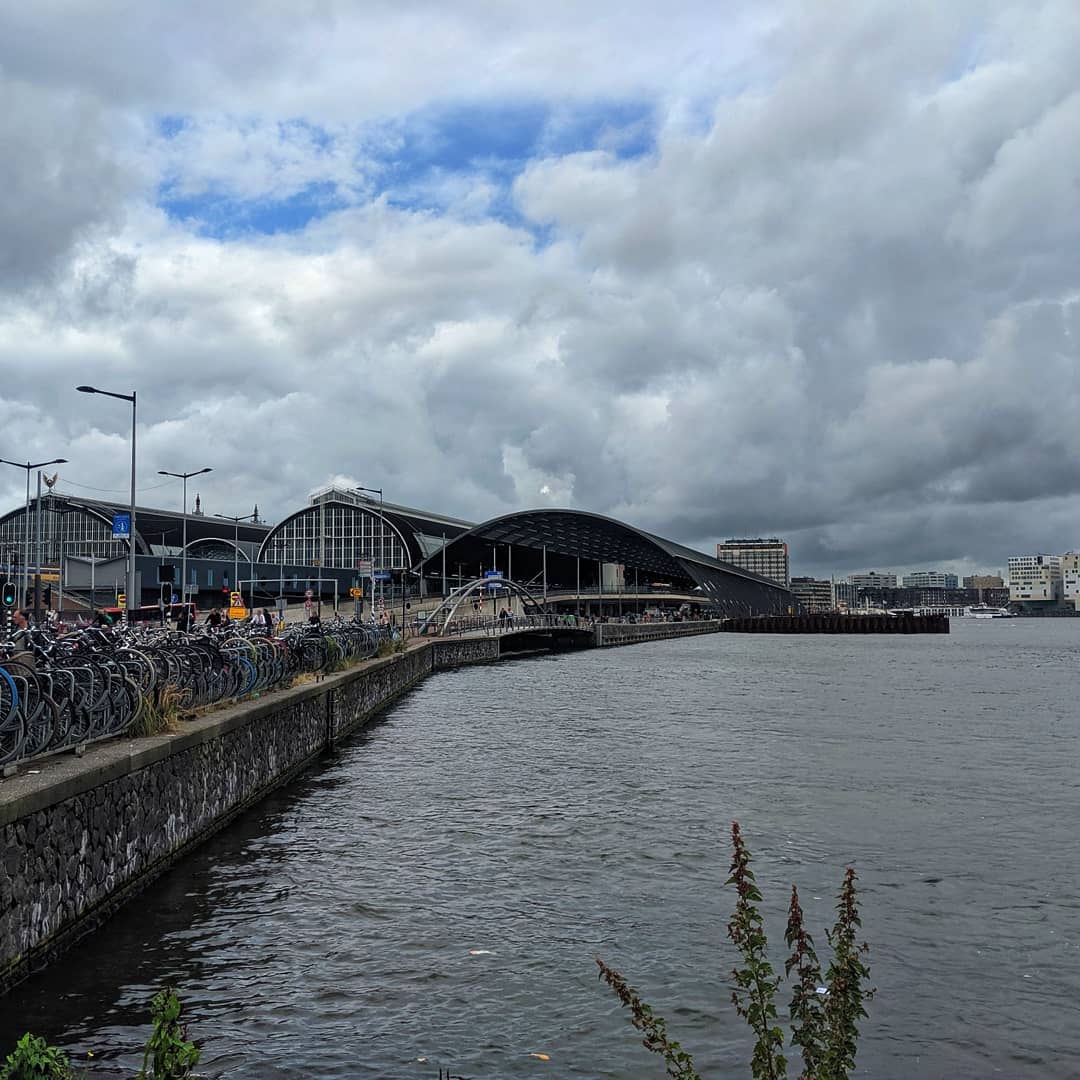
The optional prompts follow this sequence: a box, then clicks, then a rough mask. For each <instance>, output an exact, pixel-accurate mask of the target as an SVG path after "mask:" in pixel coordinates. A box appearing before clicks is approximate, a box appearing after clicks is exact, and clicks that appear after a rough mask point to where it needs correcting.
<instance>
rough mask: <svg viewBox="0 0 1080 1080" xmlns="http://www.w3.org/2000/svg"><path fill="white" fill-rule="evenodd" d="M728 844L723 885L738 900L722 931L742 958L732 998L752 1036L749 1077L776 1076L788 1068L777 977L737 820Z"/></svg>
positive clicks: (768, 1079)
mask: <svg viewBox="0 0 1080 1080" xmlns="http://www.w3.org/2000/svg"><path fill="white" fill-rule="evenodd" d="M731 846H732V855H731V876H730V877H729V878H728V879H727V882H726V883H725V884H728V885H734V886H735V889H736V892H737V899H736V901H735V913H734V915H732V917H731V922H729V923H728V928H727V932H728V937H729V938H731V940H732V941H733V942H734V943H735V947H736V948H737V949H738V950H739V952H740V953H742V957H743V965H742V967H741V968H736V969H735V970H734V971H733V972H732V973H731V974H732V978H733V979H734V980H735V987H734V989H733V990H732V992H731V1003H732V1004H733V1005H734V1006H735V1011H736V1012H737V1013H738V1014H739V1015H740V1016H741V1017H743V1019H745V1020H746V1022H747V1023H748V1024H749V1025H750V1028H751V1030H752V1031H753V1032H754V1034H755V1035H756V1036H757V1039H756V1041H755V1043H754V1056H753V1057H752V1058H751V1060H750V1071H751V1073H752V1075H753V1076H754V1080H778V1078H779V1077H781V1076H784V1075H786V1070H787V1060H786V1059H785V1057H784V1055H783V1054H782V1053H781V1052H780V1051H781V1050H783V1048H784V1032H783V1029H782V1028H781V1027H780V1026H779V1024H777V1023H776V1002H775V998H776V991H777V989H778V988H779V986H780V976H778V975H776V974H775V973H774V972H773V969H772V965H771V964H770V963H769V960H768V957H767V956H766V952H767V949H768V941H767V940H766V937H765V928H764V924H763V922H762V918H761V912H759V911H758V909H757V907H756V906H755V905H757V904H759V903H761V893H760V892H759V891H758V887H757V884H756V883H755V881H754V872H753V871H752V870H751V869H750V852H749V851H748V850H747V847H746V844H745V843H744V842H743V838H742V833H741V832H740V831H739V823H738V822H737V821H736V822H734V823H733V824H732V826H731Z"/></svg>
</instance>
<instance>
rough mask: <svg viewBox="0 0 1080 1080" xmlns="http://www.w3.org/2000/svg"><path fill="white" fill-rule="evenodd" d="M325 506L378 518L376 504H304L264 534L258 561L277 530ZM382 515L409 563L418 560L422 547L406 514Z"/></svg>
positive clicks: (337, 501) (336, 501) (332, 501)
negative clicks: (407, 557)
mask: <svg viewBox="0 0 1080 1080" xmlns="http://www.w3.org/2000/svg"><path fill="white" fill-rule="evenodd" d="M325 506H339V507H342V508H344V509H346V510H353V511H355V512H356V513H358V514H367V515H368V516H370V517H373V518H374V519H375V520H376V521H378V520H379V509H378V504H375V505H374V506H368V505H366V504H361V503H354V502H349V501H348V500H346V499H326V500H324V501H323V502H319V503H314V504H312V505H311V506H304V507H301V509H299V510H297V511H295V512H294V513H292V514H290V515H289V516H288V517H286V518H282V519H281V521H279V522H278V523H277V524H276V525H275V526H274V527H273V528H272V529H271V530H270V532H269V533H267V534H266V537H265V539H264V540H263V542H262V544H261V546H260V547H259V558H258V561H259V562H262V561H263V557H264V554H265V552H266V549H267V548H268V547H269V546H270V544H271V543H273V541H274V540H275V539H276V538H277V535H278V532H279V531H280V530H281V529H284V528H285V526H286V525H288V524H289V523H290V522H293V521H296V520H297V519H298V518H301V517H303V516H304V515H305V514H318V513H320V511H321V509H322V508H323V507H325ZM382 517H383V518H384V519H385V520H386V524H387V525H388V526H389V527H390V529H391V530H392V531H393V533H394V535H395V536H396V537H397V538H398V540H400V541H401V544H402V546H403V547H404V548H405V551H406V552H407V553H408V556H409V563H410V565H411V564H413V563H416V562H418V561H419V560H420V559H422V558H423V556H424V549H423V546H422V545H421V543H420V541H419V540H418V539H417V537H416V530H415V529H414V528H413V527H412V524H411V522H410V519H409V518H408V517H407V516H404V515H401V514H396V513H393V512H392V511H390V510H384V511H383V513H382Z"/></svg>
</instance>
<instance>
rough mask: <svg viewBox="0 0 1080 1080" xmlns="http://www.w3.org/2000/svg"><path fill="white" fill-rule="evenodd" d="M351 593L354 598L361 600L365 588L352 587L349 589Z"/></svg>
mask: <svg viewBox="0 0 1080 1080" xmlns="http://www.w3.org/2000/svg"><path fill="white" fill-rule="evenodd" d="M349 595H350V596H351V597H352V598H353V599H354V600H359V599H360V597H361V596H363V595H364V590H363V589H355V588H354V589H350V590H349Z"/></svg>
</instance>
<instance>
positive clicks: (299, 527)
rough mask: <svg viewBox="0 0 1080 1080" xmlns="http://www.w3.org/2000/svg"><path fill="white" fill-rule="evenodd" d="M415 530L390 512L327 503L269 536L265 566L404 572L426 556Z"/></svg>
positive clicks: (300, 512)
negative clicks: (364, 564) (367, 564)
mask: <svg viewBox="0 0 1080 1080" xmlns="http://www.w3.org/2000/svg"><path fill="white" fill-rule="evenodd" d="M423 554H424V552H423V549H422V548H421V546H420V544H419V542H418V541H417V539H416V537H415V535H414V533H413V530H412V529H410V528H408V527H407V525H406V524H405V522H403V521H401V520H400V518H399V516H398V515H396V514H394V513H392V512H390V511H389V510H386V511H383V512H382V513H380V511H379V509H378V506H377V505H376V506H362V505H356V504H354V503H350V502H346V501H344V500H338V499H327V500H325V501H323V502H319V503H317V504H315V505H313V506H305V507H304V508H303V509H302V510H298V511H296V513H295V514H290V515H289V516H288V517H287V518H285V519H284V520H283V521H281V522H280V523H279V524H278V525H276V526H275V527H274V528H273V529H271V530H270V533H269V534H268V535H267V537H266V539H265V540H264V541H263V543H262V547H261V548H260V550H259V562H265V563H275V564H276V563H288V564H292V565H298V566H325V567H334V568H338V569H354V568H355V567H356V565H357V563H358V562H360V561H363V560H370V561H371V562H372V564H373V565H374V566H375V567H376V568H377V569H384V570H404V569H407V568H408V567H409V566H411V565H412V564H413V563H414V562H417V561H418V560H419V559H421V558H422V557H423Z"/></svg>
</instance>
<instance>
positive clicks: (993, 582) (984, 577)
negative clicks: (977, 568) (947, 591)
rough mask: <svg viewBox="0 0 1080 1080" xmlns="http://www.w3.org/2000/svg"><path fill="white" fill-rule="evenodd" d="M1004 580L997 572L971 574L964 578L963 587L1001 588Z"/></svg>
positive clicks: (1003, 585)
mask: <svg viewBox="0 0 1080 1080" xmlns="http://www.w3.org/2000/svg"><path fill="white" fill-rule="evenodd" d="M1004 587H1005V582H1004V581H1003V580H1002V579H1001V577H1000V576H999V575H997V574H972V575H971V577H966V578H964V588H965V589H1003V588H1004Z"/></svg>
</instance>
